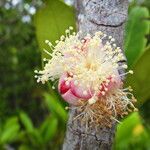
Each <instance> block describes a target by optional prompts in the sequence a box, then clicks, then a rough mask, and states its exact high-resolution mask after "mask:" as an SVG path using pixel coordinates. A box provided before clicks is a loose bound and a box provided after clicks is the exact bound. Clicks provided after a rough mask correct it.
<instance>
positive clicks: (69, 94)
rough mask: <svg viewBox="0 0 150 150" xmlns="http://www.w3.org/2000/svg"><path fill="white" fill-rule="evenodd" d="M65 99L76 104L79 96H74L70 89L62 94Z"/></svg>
mask: <svg viewBox="0 0 150 150" xmlns="http://www.w3.org/2000/svg"><path fill="white" fill-rule="evenodd" d="M62 97H63V99H64V100H65V101H66V102H68V103H69V104H73V105H76V104H77V102H78V100H79V98H78V97H76V96H74V94H73V93H72V92H71V90H68V91H67V92H66V93H65V94H62Z"/></svg>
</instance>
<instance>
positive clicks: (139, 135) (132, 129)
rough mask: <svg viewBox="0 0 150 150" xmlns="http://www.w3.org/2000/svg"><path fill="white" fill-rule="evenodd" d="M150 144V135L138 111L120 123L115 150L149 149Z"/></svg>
mask: <svg viewBox="0 0 150 150" xmlns="http://www.w3.org/2000/svg"><path fill="white" fill-rule="evenodd" d="M143 142H144V144H143ZM135 145H136V147H135ZM149 146H150V144H149V135H148V133H147V132H146V130H145V128H144V126H143V125H142V120H141V118H140V116H139V114H138V113H137V112H134V113H132V114H131V115H129V116H128V117H127V118H126V119H124V120H123V121H122V123H121V124H119V125H118V127H117V133H116V138H115V144H114V150H122V149H123V150H128V149H133V150H141V149H147V148H149Z"/></svg>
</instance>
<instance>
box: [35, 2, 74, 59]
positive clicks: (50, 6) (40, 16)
mask: <svg viewBox="0 0 150 150" xmlns="http://www.w3.org/2000/svg"><path fill="white" fill-rule="evenodd" d="M69 26H73V27H75V16H74V10H73V8H72V7H69V6H67V5H66V4H65V3H63V2H61V1H59V0H47V1H46V4H45V5H44V6H43V8H42V9H40V10H39V11H38V12H37V13H36V16H35V27H36V34H37V39H38V42H39V45H40V48H41V49H42V50H43V48H45V49H47V50H49V49H48V47H46V44H45V40H50V41H51V42H52V43H53V44H54V43H55V41H56V40H58V39H59V38H60V36H61V35H62V34H64V33H65V30H66V29H67V28H68V27H69ZM42 54H43V52H42ZM43 57H45V55H43Z"/></svg>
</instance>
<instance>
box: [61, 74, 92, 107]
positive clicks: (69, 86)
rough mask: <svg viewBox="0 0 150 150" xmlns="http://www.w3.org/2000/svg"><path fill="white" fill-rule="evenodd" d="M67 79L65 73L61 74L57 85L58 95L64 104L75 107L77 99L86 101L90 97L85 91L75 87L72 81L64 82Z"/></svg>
mask: <svg viewBox="0 0 150 150" xmlns="http://www.w3.org/2000/svg"><path fill="white" fill-rule="evenodd" d="M67 77H69V75H68V74H67V73H65V74H63V75H62V76H61V78H60V79H59V84H58V90H59V93H60V94H61V96H62V97H63V99H64V100H65V101H66V102H68V103H70V104H73V105H76V104H77V103H78V100H79V99H82V100H88V99H90V98H91V97H92V95H90V92H89V91H88V90H87V89H85V88H82V87H80V86H78V85H75V84H74V81H68V80H65V79H67Z"/></svg>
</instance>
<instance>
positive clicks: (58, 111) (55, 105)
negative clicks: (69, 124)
mask: <svg viewBox="0 0 150 150" xmlns="http://www.w3.org/2000/svg"><path fill="white" fill-rule="evenodd" d="M44 97H45V103H46V105H47V106H48V108H49V110H50V111H51V112H52V113H53V114H54V115H56V116H57V117H59V118H60V120H62V121H63V122H64V123H65V122H66V120H67V112H66V111H65V109H64V107H63V106H62V105H61V104H60V102H59V101H57V100H56V99H55V98H54V97H53V96H51V95H50V94H47V93H45V94H44Z"/></svg>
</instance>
